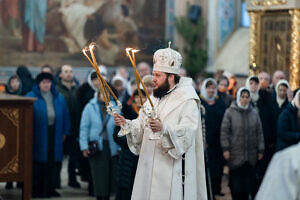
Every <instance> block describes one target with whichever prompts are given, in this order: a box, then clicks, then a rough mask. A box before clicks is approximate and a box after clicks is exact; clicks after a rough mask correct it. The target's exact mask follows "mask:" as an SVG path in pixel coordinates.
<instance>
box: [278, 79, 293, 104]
mask: <svg viewBox="0 0 300 200" xmlns="http://www.w3.org/2000/svg"><path fill="white" fill-rule="evenodd" d="M280 85H286V86H287V88H288V89H289V88H290V84H289V82H287V80H284V79H282V80H279V81H278V82H277V84H276V87H275V91H276V102H277V103H278V106H279V108H281V106H282V104H283V103H284V102H285V100H286V99H287V97H286V98H285V99H282V98H280V96H279V95H278V88H279V86H280Z"/></svg>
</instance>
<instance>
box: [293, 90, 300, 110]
mask: <svg viewBox="0 0 300 200" xmlns="http://www.w3.org/2000/svg"><path fill="white" fill-rule="evenodd" d="M292 105H293V106H296V107H297V108H298V109H300V90H298V91H297V93H296V95H295V96H294V98H293V100H292Z"/></svg>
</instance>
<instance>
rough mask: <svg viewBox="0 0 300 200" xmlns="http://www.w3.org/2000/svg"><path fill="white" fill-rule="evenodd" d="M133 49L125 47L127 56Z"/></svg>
mask: <svg viewBox="0 0 300 200" xmlns="http://www.w3.org/2000/svg"><path fill="white" fill-rule="evenodd" d="M131 50H132V48H126V49H125V51H126V55H127V56H130V53H129V51H131Z"/></svg>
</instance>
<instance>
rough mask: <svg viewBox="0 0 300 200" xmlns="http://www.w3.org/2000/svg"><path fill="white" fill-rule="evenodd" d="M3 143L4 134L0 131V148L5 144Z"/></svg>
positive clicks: (4, 141)
mask: <svg viewBox="0 0 300 200" xmlns="http://www.w3.org/2000/svg"><path fill="white" fill-rule="evenodd" d="M5 143H6V140H5V136H4V135H3V134H2V133H0V150H1V149H2V148H3V147H4V146H5Z"/></svg>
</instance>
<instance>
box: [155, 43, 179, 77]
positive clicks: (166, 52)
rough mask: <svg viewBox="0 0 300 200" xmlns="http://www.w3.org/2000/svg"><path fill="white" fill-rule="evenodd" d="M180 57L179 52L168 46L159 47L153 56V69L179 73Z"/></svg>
mask: <svg viewBox="0 0 300 200" xmlns="http://www.w3.org/2000/svg"><path fill="white" fill-rule="evenodd" d="M181 62H182V57H181V55H180V53H179V52H177V51H175V50H173V49H171V48H170V43H169V48H165V49H159V50H157V51H156V52H155V53H154V56H153V63H154V67H153V71H159V72H166V73H171V74H179V69H180V66H181Z"/></svg>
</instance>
